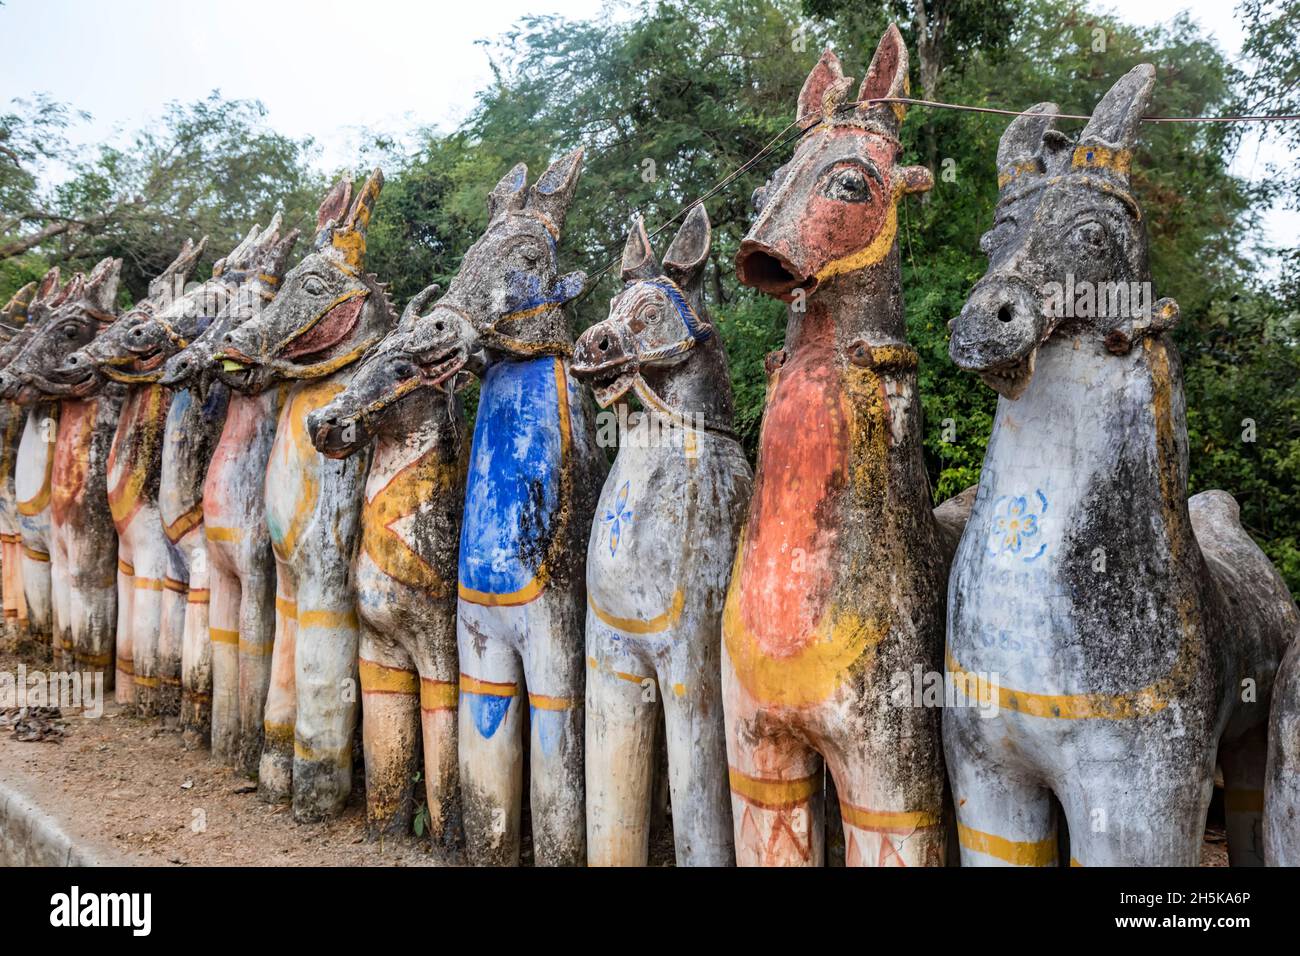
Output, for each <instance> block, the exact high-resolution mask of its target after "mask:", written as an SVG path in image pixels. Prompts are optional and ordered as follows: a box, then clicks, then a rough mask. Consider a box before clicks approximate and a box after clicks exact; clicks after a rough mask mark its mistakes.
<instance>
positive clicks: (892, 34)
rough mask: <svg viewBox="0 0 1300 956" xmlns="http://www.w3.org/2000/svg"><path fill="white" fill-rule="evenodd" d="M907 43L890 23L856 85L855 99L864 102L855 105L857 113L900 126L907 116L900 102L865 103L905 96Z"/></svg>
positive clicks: (907, 89)
mask: <svg viewBox="0 0 1300 956" xmlns="http://www.w3.org/2000/svg"><path fill="white" fill-rule="evenodd" d="M907 64H908V60H907V45H906V44H905V43H904V42H903V34H901V33H900V32H899V31H898V25H897V24H896V23H891V24H890V25H889V29H887V30H886V31H885V35H884V36H882V37H881V38H880V44H879V45H878V46H877V47H876V55H875V56H873V57H872V58H871V66H869V67H867V75H866V77H864V78H863V80H862V86H860V87H859V88H858V99H859V100H861V101H864V102H863V103H862V104H861V105H859V106H858V112H860V113H862V114H865V115H867V116H871V117H873V118H876V119H879V120H882V121H883V122H885V124H886V125H889V126H892V127H893V128H894V129H895V130H897V128H898V127H899V126H900V125H902V122H903V117H904V116H906V115H907V107H906V106H905V105H904V104H902V103H866V102H865V101H866V100H875V99H880V98H882V97H892V96H907V94H908V91H909V89H910V88H909V85H908V83H909V80H908V77H907Z"/></svg>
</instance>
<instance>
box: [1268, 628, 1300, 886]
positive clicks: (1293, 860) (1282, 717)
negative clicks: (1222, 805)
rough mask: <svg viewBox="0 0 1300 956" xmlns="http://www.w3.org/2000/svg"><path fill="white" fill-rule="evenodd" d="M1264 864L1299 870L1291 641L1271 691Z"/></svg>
mask: <svg viewBox="0 0 1300 956" xmlns="http://www.w3.org/2000/svg"><path fill="white" fill-rule="evenodd" d="M1264 861H1265V862H1266V863H1267V864H1268V865H1269V866H1300V641H1298V640H1293V641H1292V642H1291V646H1290V648H1289V649H1288V650H1287V652H1286V657H1284V658H1283V659H1282V666H1281V668H1280V670H1279V671H1278V675H1277V682H1276V684H1275V685H1274V687H1273V711H1272V716H1271V718H1270V721H1269V731H1268V767H1267V778H1266V782H1265V787H1264Z"/></svg>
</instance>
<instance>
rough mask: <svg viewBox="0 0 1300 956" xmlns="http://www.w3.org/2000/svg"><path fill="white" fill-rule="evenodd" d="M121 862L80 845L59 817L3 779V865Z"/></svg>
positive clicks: (0, 853) (0, 838)
mask: <svg viewBox="0 0 1300 956" xmlns="http://www.w3.org/2000/svg"><path fill="white" fill-rule="evenodd" d="M119 862H120V861H118V860H116V859H112V858H111V857H110V856H108V855H106V854H103V853H100V852H97V851H95V850H91V849H87V848H84V847H81V846H78V845H77V841H76V840H74V839H73V838H72V837H70V836H68V834H67V833H66V832H65V831H64V829H63V827H62V826H61V825H60V824H59V821H58V820H56V819H55V818H54V817H53V816H51V815H50V814H48V813H46V812H45V811H44V810H42V809H41V808H40V807H38V806H36V805H35V804H34V803H32V802H31V801H30V800H28V799H27V798H26V797H25V796H23V795H22V794H21V793H19V792H18V791H17V790H15V789H13V788H12V787H11V786H10V785H9V784H7V783H5V782H4V781H0V866H111V865H114V864H117V863H119Z"/></svg>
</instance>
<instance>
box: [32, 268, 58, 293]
mask: <svg viewBox="0 0 1300 956" xmlns="http://www.w3.org/2000/svg"><path fill="white" fill-rule="evenodd" d="M58 288H59V267H58V266H54V267H53V268H51V269H49V270H48V271H46V273H45V275H44V276H42V277H41V282H40V285H38V286H37V287H36V300H35V301H37V302H46V301H48V300H49V299H51V298H52V297H53V296H54V294H55V292H57V291H58Z"/></svg>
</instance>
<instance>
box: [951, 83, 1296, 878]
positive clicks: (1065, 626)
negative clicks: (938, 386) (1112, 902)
mask: <svg viewBox="0 0 1300 956" xmlns="http://www.w3.org/2000/svg"><path fill="white" fill-rule="evenodd" d="M1154 83H1155V69H1154V68H1153V67H1151V66H1149V65H1141V66H1137V67H1135V68H1134V69H1133V70H1132V71H1131V72H1129V73H1128V74H1127V75H1125V76H1124V77H1122V78H1121V79H1120V80H1119V81H1118V82H1117V83H1116V84H1115V85H1114V86H1113V87H1112V88H1111V90H1110V91H1109V92H1108V93H1107V94H1106V95H1105V96H1104V97H1103V98H1102V100H1101V101H1100V102H1099V103H1098V104H1097V107H1096V109H1095V110H1093V113H1092V117H1091V119H1090V120H1089V121H1088V123H1087V125H1086V127H1085V128H1084V129H1083V131H1082V133H1081V134H1080V136H1079V139H1078V141H1077V142H1072V141H1071V140H1070V139H1068V138H1067V137H1066V136H1065V135H1063V134H1062V133H1060V132H1058V131H1057V130H1055V129H1054V128H1053V122H1054V115H1053V114H1055V112H1056V106H1055V105H1054V104H1051V103H1042V104H1039V105H1038V106H1036V107H1034V108H1033V109H1032V110H1030V111H1029V112H1028V113H1026V114H1024V115H1022V116H1020V117H1018V118H1017V119H1015V120H1014V121H1012V123H1011V124H1010V126H1009V127H1008V128H1007V130H1006V132H1005V133H1004V134H1003V136H1002V140H1001V143H1000V145H999V147H998V181H999V184H1000V195H999V198H998V205H997V211H996V213H995V221H994V225H993V228H992V229H991V230H990V231H989V232H988V233H986V234H985V235H984V237H983V239H982V240H981V245H982V247H983V248H984V250H985V251H986V252H987V254H988V256H989V270H988V272H987V273H986V274H985V275H984V277H983V278H982V279H980V281H979V282H978V283H976V285H975V288H974V290H973V291H972V292H971V295H970V298H969V300H968V301H967V303H966V305H965V306H964V307H963V309H962V311H961V314H960V315H959V316H958V317H957V318H956V319H954V320H953V322H952V323H951V326H952V339H951V342H950V346H949V350H950V353H951V355H952V359H953V361H954V362H956V363H957V365H958V366H960V367H961V368H963V369H966V370H968V371H972V372H976V373H978V374H979V375H980V377H981V378H982V379H983V381H984V382H985V383H986V384H988V385H989V386H990V387H992V388H993V389H995V390H996V391H997V392H998V393H999V395H1000V396H1001V397H1000V398H999V400H998V409H997V416H996V418H995V420H994V423H993V435H992V438H991V440H990V442H989V445H988V451H987V453H986V455H985V458H984V467H983V470H982V472H981V476H980V483H979V492H978V495H977V497H976V501H975V505H974V508H973V510H972V512H971V517H970V521H969V523H968V524H967V526H966V531H965V534H964V535H963V537H962V540H961V545H960V547H959V549H958V552H957V556H956V558H955V560H954V563H953V568H952V579H951V583H950V585H949V608H948V648H947V676H948V681H949V683H950V685H951V686H953V687H954V688H955V689H956V696H958V697H960V698H962V699H963V700H959V701H957V705H956V706H949V707H946V708H945V709H944V743H945V749H946V751H947V760H948V769H949V774H950V778H951V781H952V788H953V797H954V799H955V801H956V808H957V822H958V834H959V838H960V842H961V857H962V862H963V863H964V864H987V865H1000V864H1013V865H1039V866H1050V865H1054V864H1057V863H1058V862H1060V861H1059V860H1058V850H1057V846H1058V844H1057V822H1056V819H1055V812H1054V808H1053V800H1052V796H1053V795H1054V796H1055V797H1056V799H1057V800H1058V801H1059V803H1060V806H1061V808H1062V809H1063V811H1064V814H1065V819H1066V823H1067V826H1068V834H1069V846H1070V854H1071V857H1072V859H1071V863H1077V864H1080V865H1084V866H1096V865H1111V866H1114V865H1137V864H1145V865H1164V866H1169V865H1173V866H1194V865H1196V863H1197V861H1198V857H1199V855H1200V849H1201V844H1202V838H1203V834H1204V829H1205V818H1206V812H1207V809H1208V806H1209V802H1210V797H1211V794H1212V792H1213V784H1214V771H1215V760H1216V755H1217V758H1218V762H1219V764H1220V765H1221V766H1222V769H1223V777H1224V783H1225V790H1226V792H1225V803H1226V810H1227V828H1228V849H1229V858H1230V859H1231V861H1232V862H1233V863H1234V864H1245V863H1251V862H1258V861H1259V859H1260V851H1261V843H1260V832H1259V830H1260V809H1261V807H1260V804H1261V800H1262V795H1261V790H1262V788H1263V783H1264V754H1265V728H1266V724H1267V720H1268V708H1269V700H1270V695H1271V691H1272V686H1273V683H1274V675H1275V672H1276V670H1277V666H1278V661H1279V659H1280V658H1281V656H1282V653H1283V651H1284V649H1285V647H1286V645H1287V643H1288V642H1289V641H1290V640H1291V639H1292V638H1293V637H1294V636H1295V634H1296V632H1297V629H1298V626H1300V614H1298V613H1297V610H1296V607H1295V604H1294V602H1292V601H1291V599H1290V596H1289V595H1288V594H1287V591H1286V587H1285V585H1284V584H1283V583H1282V581H1281V579H1280V577H1279V576H1278V574H1277V572H1276V571H1275V570H1274V569H1273V567H1272V565H1271V564H1270V563H1269V561H1268V559H1267V558H1266V557H1265V556H1264V554H1263V552H1262V551H1260V549H1259V548H1258V547H1257V546H1256V545H1255V544H1254V542H1252V541H1251V540H1250V538H1249V537H1248V536H1247V535H1246V533H1245V531H1243V530H1242V527H1241V523H1240V520H1239V518H1238V512H1237V505H1236V502H1235V501H1233V500H1232V498H1231V497H1230V496H1229V495H1227V494H1225V493H1224V492H1221V491H1207V492H1203V493H1201V494H1198V495H1197V496H1196V497H1194V498H1193V499H1192V500H1191V502H1190V503H1189V502H1188V500H1187V424H1186V410H1185V406H1184V399H1183V387H1182V375H1181V369H1180V364H1179V359H1178V352H1177V349H1176V348H1175V346H1174V343H1173V340H1172V338H1171V336H1170V334H1169V331H1170V329H1172V328H1173V326H1174V325H1175V324H1176V323H1177V321H1178V306H1177V304H1176V303H1175V302H1174V301H1173V300H1171V299H1161V300H1160V301H1158V302H1157V301H1154V297H1153V296H1152V295H1151V293H1150V289H1151V273H1150V269H1149V266H1148V261H1147V255H1148V253H1147V238H1146V230H1145V225H1144V222H1143V218H1142V212H1141V209H1140V208H1139V206H1138V204H1137V201H1136V200H1135V198H1134V196H1133V192H1132V185H1131V181H1130V175H1129V170H1130V166H1131V163H1132V159H1133V154H1134V149H1135V145H1136V143H1137V139H1138V130H1139V126H1140V123H1141V118H1142V115H1143V113H1144V112H1145V110H1146V108H1147V106H1148V104H1149V102H1150V98H1151V90H1152V88H1153V86H1154ZM963 702H964V703H966V704H970V703H978V704H979V707H978V709H976V707H973V706H963V705H962V704H963Z"/></svg>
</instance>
